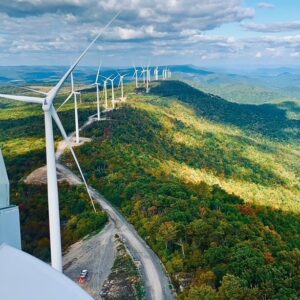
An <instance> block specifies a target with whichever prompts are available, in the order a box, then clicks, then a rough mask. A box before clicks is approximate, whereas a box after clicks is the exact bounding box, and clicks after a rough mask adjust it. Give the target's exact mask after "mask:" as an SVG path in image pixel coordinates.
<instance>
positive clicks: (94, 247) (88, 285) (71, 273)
mask: <svg viewBox="0 0 300 300" xmlns="http://www.w3.org/2000/svg"><path fill="white" fill-rule="evenodd" d="M115 233H116V227H115V224H114V223H112V222H109V223H108V224H107V225H106V226H105V228H104V229H103V230H102V231H101V232H100V233H99V234H97V235H95V236H93V237H92V238H90V239H87V240H82V241H79V242H77V243H75V244H74V245H72V246H71V247H70V248H69V249H68V252H67V253H66V254H65V255H64V273H65V274H66V275H67V276H68V277H69V278H71V279H72V280H74V281H76V282H78V279H79V274H80V271H81V270H82V269H84V268H85V269H87V270H88V271H89V274H88V278H87V281H86V282H85V283H84V284H83V286H82V287H83V288H84V289H85V290H86V291H87V292H88V293H89V294H90V295H91V296H92V297H93V298H94V299H95V300H101V299H102V298H101V296H100V291H101V289H102V287H103V283H104V282H105V280H106V279H107V277H108V276H109V274H110V273H111V268H112V266H113V264H114V261H115V257H116V246H115V243H114V235H115Z"/></svg>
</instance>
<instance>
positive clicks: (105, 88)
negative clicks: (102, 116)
mask: <svg viewBox="0 0 300 300" xmlns="http://www.w3.org/2000/svg"><path fill="white" fill-rule="evenodd" d="M101 77H103V78H104V81H103V93H104V99H105V110H106V111H107V110H108V99H107V81H108V80H109V79H110V77H111V76H109V77H104V76H101Z"/></svg>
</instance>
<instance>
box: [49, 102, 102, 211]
mask: <svg viewBox="0 0 300 300" xmlns="http://www.w3.org/2000/svg"><path fill="white" fill-rule="evenodd" d="M51 115H52V118H53V120H54V121H55V123H56V125H57V127H58V128H59V130H60V132H61V135H62V136H63V138H64V140H65V142H66V143H67V145H68V147H69V149H70V151H71V153H72V156H73V158H74V161H75V163H76V166H77V168H78V170H79V173H80V175H81V178H82V180H83V182H84V185H85V188H86V190H87V193H88V195H89V198H90V200H91V203H92V206H93V209H94V211H95V212H97V211H96V207H95V204H94V201H93V198H92V196H91V193H90V190H89V187H88V185H87V183H86V180H85V177H84V175H83V173H82V170H81V167H80V165H79V162H78V159H77V157H76V154H75V152H74V150H73V147H72V145H71V143H70V141H69V138H68V136H67V134H66V131H65V129H64V127H63V125H62V123H61V121H60V119H59V117H58V115H57V112H56V111H55V108H54V107H53V105H52V106H51Z"/></svg>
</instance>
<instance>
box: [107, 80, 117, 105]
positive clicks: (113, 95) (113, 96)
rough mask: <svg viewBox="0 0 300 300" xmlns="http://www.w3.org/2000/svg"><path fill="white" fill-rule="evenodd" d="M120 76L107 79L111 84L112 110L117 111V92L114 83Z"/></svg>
mask: <svg viewBox="0 0 300 300" xmlns="http://www.w3.org/2000/svg"><path fill="white" fill-rule="evenodd" d="M117 77H118V76H116V77H114V78H113V79H111V78H107V79H108V80H109V81H110V82H111V103H112V108H113V109H115V107H116V100H115V90H114V81H115V79H116V78H117Z"/></svg>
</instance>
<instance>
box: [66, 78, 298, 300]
mask: <svg viewBox="0 0 300 300" xmlns="http://www.w3.org/2000/svg"><path fill="white" fill-rule="evenodd" d="M109 116H110V121H107V122H102V123H100V124H94V125H92V126H90V127H88V128H87V129H86V130H85V131H84V133H83V134H84V136H86V137H91V138H93V142H92V143H91V144H86V145H84V146H83V147H81V148H79V149H76V151H77V154H78V156H79V159H80V161H81V164H82V165H83V166H84V169H85V170H89V171H88V174H87V175H88V181H89V183H90V184H91V185H92V186H94V187H96V188H97V189H98V190H99V191H101V193H103V194H104V195H105V196H106V197H107V198H108V199H109V200H110V201H112V202H113V203H114V204H115V205H116V206H118V207H120V209H121V210H122V212H123V213H124V214H125V215H126V216H127V218H128V219H129V221H130V222H131V223H132V224H134V226H135V227H136V229H137V230H138V232H139V233H140V234H141V236H142V237H143V238H144V239H145V240H146V241H147V242H148V243H149V245H150V246H151V247H152V249H154V251H155V252H156V253H157V254H158V255H159V257H160V258H161V260H162V261H163V263H164V265H165V266H166V268H167V271H168V273H169V274H170V275H171V277H172V281H173V283H174V285H175V287H176V290H177V292H178V298H179V299H299V297H300V292H299V291H300V250H299V247H300V239H299V237H300V218H299V209H300V206H299V201H298V200H299V196H300V187H299V174H300V164H299V155H300V152H299V147H298V145H297V143H296V140H297V138H298V136H299V128H300V127H299V123H298V122H296V121H293V120H289V119H287V118H286V114H285V113H284V111H282V110H280V109H279V108H278V107H276V106H271V105H269V106H267V105H263V106H254V105H253V106H251V105H238V104H233V103H228V102H227V101H225V100H223V99H221V98H219V97H215V96H213V95H208V94H204V93H202V92H199V91H198V90H195V89H193V88H191V87H189V86H187V85H185V84H184V83H181V82H174V81H170V82H162V83H159V84H157V83H155V84H153V86H152V89H151V93H150V94H149V95H134V94H131V95H130V96H129V99H128V102H127V104H126V105H125V106H122V107H120V108H119V109H118V110H116V111H113V112H111V113H110V115H109ZM286 132H290V134H286ZM64 159H65V160H66V162H67V163H71V159H70V156H66V157H65V158H64Z"/></svg>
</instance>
